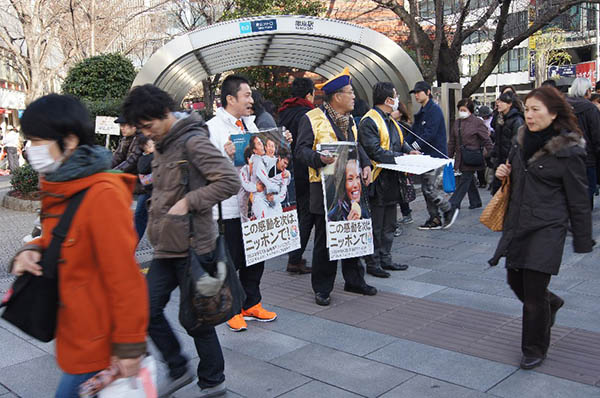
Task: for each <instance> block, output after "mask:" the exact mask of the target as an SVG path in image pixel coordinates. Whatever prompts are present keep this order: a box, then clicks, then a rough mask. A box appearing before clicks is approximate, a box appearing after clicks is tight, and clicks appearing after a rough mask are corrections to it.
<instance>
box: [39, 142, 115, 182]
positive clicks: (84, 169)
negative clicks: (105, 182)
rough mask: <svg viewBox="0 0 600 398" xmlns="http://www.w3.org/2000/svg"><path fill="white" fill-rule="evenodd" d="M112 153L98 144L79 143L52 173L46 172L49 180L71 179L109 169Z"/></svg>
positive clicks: (62, 180)
mask: <svg viewBox="0 0 600 398" xmlns="http://www.w3.org/2000/svg"><path fill="white" fill-rule="evenodd" d="M111 160H112V153H111V152H110V151H109V150H108V149H106V148H104V147H101V146H98V145H80V146H78V147H77V148H75V151H74V152H73V153H72V154H71V156H69V157H68V158H67V159H66V160H65V161H64V163H63V164H61V165H60V167H59V168H58V169H56V171H54V172H53V173H48V174H46V176H45V177H46V180H47V181H51V182H64V181H71V180H75V179H77V178H84V177H88V176H91V175H92V174H96V173H100V172H102V171H105V170H108V169H110V164H111Z"/></svg>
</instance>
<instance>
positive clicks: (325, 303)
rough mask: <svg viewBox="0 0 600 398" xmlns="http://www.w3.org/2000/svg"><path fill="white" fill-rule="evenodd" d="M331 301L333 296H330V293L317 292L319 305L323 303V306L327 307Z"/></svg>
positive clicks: (316, 296) (316, 298) (316, 299)
mask: <svg viewBox="0 0 600 398" xmlns="http://www.w3.org/2000/svg"><path fill="white" fill-rule="evenodd" d="M330 302H331V298H330V297H329V295H328V294H325V293H315V303H317V304H318V305H322V306H323V307H326V306H328V305H329V303H330Z"/></svg>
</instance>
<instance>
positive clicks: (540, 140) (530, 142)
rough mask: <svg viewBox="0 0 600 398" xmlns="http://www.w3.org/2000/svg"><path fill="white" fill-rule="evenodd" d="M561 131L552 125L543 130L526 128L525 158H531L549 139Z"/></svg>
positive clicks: (524, 136) (524, 138)
mask: <svg viewBox="0 0 600 398" xmlns="http://www.w3.org/2000/svg"><path fill="white" fill-rule="evenodd" d="M559 134H560V133H559V132H558V131H556V130H554V128H553V127H552V125H550V126H549V127H547V128H545V129H544V130H542V131H535V132H533V131H529V129H528V128H525V134H524V135H523V156H525V160H526V161H527V160H529V159H530V158H531V157H532V156H533V155H534V154H535V153H536V152H537V151H539V150H540V149H541V148H542V147H543V146H544V145H546V143H547V142H548V141H550V140H551V139H552V138H553V137H556V136H557V135H559Z"/></svg>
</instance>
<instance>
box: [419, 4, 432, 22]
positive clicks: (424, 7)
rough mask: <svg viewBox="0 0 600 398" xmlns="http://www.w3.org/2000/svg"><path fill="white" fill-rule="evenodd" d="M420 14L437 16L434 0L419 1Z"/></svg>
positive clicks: (430, 16) (429, 16) (423, 16)
mask: <svg viewBox="0 0 600 398" xmlns="http://www.w3.org/2000/svg"><path fill="white" fill-rule="evenodd" d="M419 16H420V17H421V18H433V17H434V16H435V4H434V2H433V0H422V1H420V2H419Z"/></svg>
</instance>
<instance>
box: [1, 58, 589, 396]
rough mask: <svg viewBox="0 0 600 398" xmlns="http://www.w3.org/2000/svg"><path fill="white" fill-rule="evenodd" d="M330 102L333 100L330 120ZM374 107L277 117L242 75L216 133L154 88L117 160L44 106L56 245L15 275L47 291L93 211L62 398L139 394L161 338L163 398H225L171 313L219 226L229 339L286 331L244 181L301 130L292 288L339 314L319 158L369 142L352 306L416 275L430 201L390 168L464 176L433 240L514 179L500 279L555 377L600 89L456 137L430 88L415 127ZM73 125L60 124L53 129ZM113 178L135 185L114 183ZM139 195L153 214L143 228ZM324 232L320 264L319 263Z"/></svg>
mask: <svg viewBox="0 0 600 398" xmlns="http://www.w3.org/2000/svg"><path fill="white" fill-rule="evenodd" d="M316 89H318V90H321V91H322V92H323V95H324V97H323V102H322V103H321V104H319V105H317V104H315V90H316ZM372 90H373V91H372V100H373V101H372V102H373V106H372V108H369V106H368V104H367V103H366V101H361V103H360V106H358V101H357V100H356V95H355V93H354V90H353V87H352V80H351V76H350V74H349V72H348V69H345V70H344V71H343V72H341V73H340V74H339V75H337V76H334V77H333V78H331V79H329V80H327V81H325V82H323V83H321V84H317V85H315V84H314V83H313V81H312V80H311V79H308V78H296V79H295V80H294V81H293V83H292V86H291V97H290V98H289V99H286V100H285V101H283V103H282V104H281V106H280V107H279V110H278V117H273V115H272V114H271V113H270V112H269V110H268V109H269V106H268V103H267V101H266V100H265V99H264V98H263V96H262V95H261V93H260V92H258V91H256V90H252V88H251V82H249V81H248V80H247V79H246V78H244V77H242V76H239V75H229V76H227V77H226V78H225V79H224V81H223V82H222V85H221V87H220V103H221V106H220V107H219V108H218V109H217V110H216V114H215V116H214V117H213V118H212V119H210V120H209V121H208V122H205V121H204V120H203V118H202V117H201V116H200V115H199V114H198V113H194V112H192V113H185V112H178V111H177V109H178V106H177V104H175V103H174V101H173V99H172V98H171V97H170V96H169V94H168V93H166V92H164V91H163V90H161V89H159V88H158V87H156V86H153V85H144V86H139V87H135V88H133V89H132V90H131V92H130V93H129V95H128V97H127V98H126V99H125V101H124V103H123V106H122V115H121V116H119V118H117V119H116V120H115V123H118V124H119V126H120V130H121V134H122V138H121V140H120V142H119V146H118V148H117V150H116V151H115V153H114V154H111V153H110V152H109V151H108V150H106V149H104V148H102V147H98V146H95V145H94V144H93V143H94V136H93V129H92V128H91V125H90V121H89V116H88V113H87V110H85V107H84V106H83V105H82V104H81V103H80V102H79V101H77V100H75V99H73V98H71V97H68V96H60V95H56V94H53V95H49V96H45V97H42V98H40V99H38V100H36V101H34V102H33V103H31V104H30V105H29V107H28V108H27V110H26V111H25V113H24V114H23V118H22V120H21V128H22V131H23V135H24V136H25V138H27V139H28V140H29V141H30V142H31V148H30V149H29V150H28V158H29V161H30V163H31V165H32V166H33V168H34V169H36V170H37V171H38V172H40V174H42V178H41V190H42V191H43V192H44V196H43V200H42V216H41V218H42V221H41V222H42V235H41V237H39V238H37V239H35V240H33V241H32V242H30V243H29V244H28V245H26V246H25V247H24V248H23V249H21V250H20V251H19V252H18V253H17V255H16V256H15V258H14V260H13V263H12V272H13V273H15V274H17V275H21V274H23V273H24V272H30V273H32V274H35V275H40V274H41V272H42V269H41V267H40V266H39V265H38V264H37V263H38V261H39V260H40V257H41V253H42V252H43V250H44V249H45V248H47V247H48V245H49V244H50V240H51V237H52V234H51V231H52V229H53V228H54V226H55V225H56V224H57V222H58V218H57V215H60V214H62V213H63V212H64V211H65V208H66V206H67V205H68V204H69V202H70V201H71V200H72V198H73V197H74V196H76V195H77V194H79V193H80V192H83V194H82V195H85V197H84V198H83V201H82V204H81V206H80V208H79V209H78V213H80V214H82V216H80V217H75V221H74V228H76V230H77V231H79V232H78V235H77V237H76V239H71V240H70V242H71V246H72V247H66V248H65V249H64V251H63V264H62V265H61V272H60V283H59V286H60V292H61V302H62V303H63V305H61V307H60V309H59V317H58V328H57V336H56V344H57V360H58V363H59V365H60V367H61V369H62V370H63V372H64V374H63V377H62V379H61V382H60V385H59V389H58V391H57V397H75V396H77V387H78V385H79V384H81V383H82V382H84V381H85V380H87V379H89V378H91V377H92V376H94V375H95V374H96V373H97V372H98V371H101V370H102V369H104V368H106V367H107V366H108V365H109V364H110V363H111V361H116V363H117V365H118V367H119V369H120V371H121V374H122V375H123V376H129V375H132V374H136V372H137V370H138V369H139V366H140V363H141V360H142V358H143V354H144V353H145V352H146V333H147V335H148V336H149V337H150V339H151V340H152V341H153V343H154V344H155V346H156V347H157V349H158V351H159V352H160V355H161V356H162V358H163V359H164V361H165V362H166V363H167V367H168V375H167V377H166V379H165V383H164V384H162V385H161V386H159V392H158V393H159V396H160V397H168V396H171V394H173V393H174V392H175V391H177V390H178V389H180V388H182V387H183V386H185V385H187V384H189V383H191V382H192V381H193V380H195V379H197V385H198V388H199V395H198V396H203V397H209V396H217V395H221V394H224V393H225V391H226V384H225V373H224V369H225V362H224V358H223V352H222V349H221V346H220V343H219V339H218V336H217V333H216V332H215V328H214V327H212V326H207V327H203V328H200V329H194V330H187V332H188V334H189V335H190V336H191V337H192V338H193V340H194V344H195V347H196V350H197V353H198V356H199V357H200V362H199V364H198V367H197V369H196V372H192V371H191V370H190V365H189V360H188V357H187V355H186V353H185V352H183V351H182V345H181V344H180V342H179V340H178V339H177V338H176V337H175V333H174V332H173V329H172V327H171V325H170V324H169V323H168V321H167V319H166V318H165V315H164V309H165V306H166V305H167V303H168V302H169V300H170V297H171V293H172V292H173V290H174V289H176V288H177V287H178V286H181V285H182V283H183V280H184V279H185V277H186V272H187V266H188V262H187V259H188V255H189V251H190V250H193V251H194V252H195V253H197V254H198V255H200V256H201V257H202V256H204V259H205V260H206V261H207V262H210V261H211V258H212V257H211V256H212V255H213V254H212V253H213V252H214V250H215V248H216V237H217V235H218V234H217V220H219V221H220V222H221V223H222V225H223V231H224V232H223V233H224V236H225V240H226V242H227V247H228V250H229V254H230V256H231V260H232V262H233V264H234V266H235V269H236V270H237V272H238V275H239V281H240V283H241V286H242V288H243V291H244V293H245V301H244V302H243V305H242V308H241V311H240V312H239V313H238V314H235V315H234V316H233V317H232V318H231V319H229V320H228V321H227V325H228V327H229V329H230V330H231V331H233V332H241V331H244V330H247V329H248V323H247V321H260V322H272V321H275V320H276V319H277V314H276V313H275V312H273V311H270V310H268V309H267V308H264V307H263V305H262V295H261V279H262V275H263V272H264V261H262V262H258V263H255V264H251V265H248V264H247V263H246V255H245V254H246V253H245V250H244V241H243V236H242V222H243V220H242V215H241V214H240V210H239V199H238V197H237V196H238V195H239V192H241V191H240V187H241V181H240V177H239V175H238V172H237V170H236V168H235V167H234V164H233V160H234V157H235V153H236V148H235V145H234V143H233V142H232V138H231V136H232V135H236V134H240V133H251V132H258V131H259V129H268V128H273V127H277V124H279V126H283V127H285V133H284V139H285V140H287V141H288V142H289V143H290V144H291V149H292V155H291V157H290V156H289V155H286V156H287V157H286V160H288V161H289V160H291V162H292V166H291V168H292V169H293V172H294V187H293V189H294V190H295V192H296V205H297V207H296V209H297V213H298V221H299V222H298V224H299V230H300V231H299V233H300V248H299V249H297V250H294V251H292V252H290V253H289V254H288V263H287V267H286V270H287V271H288V272H290V273H299V274H307V273H310V274H311V286H312V290H313V293H314V298H315V302H316V304H318V305H320V306H328V305H330V303H331V296H330V295H331V292H332V291H333V286H334V281H335V277H336V272H337V267H338V261H337V260H333V261H332V260H330V257H329V249H328V241H327V239H328V232H327V227H326V225H327V224H326V223H327V220H326V209H325V205H324V195H323V192H324V189H323V184H324V179H323V176H322V174H321V170H322V169H323V168H324V167H326V166H327V165H329V164H332V163H334V162H335V160H336V159H335V157H334V156H331V155H330V154H328V153H324V152H322V151H319V150H317V148H318V146H319V144H330V143H335V142H353V143H354V144H355V145H356V147H357V154H356V158H357V159H353V162H354V163H353V164H357V165H358V168H357V176H356V177H357V179H358V180H362V183H363V184H364V186H365V187H366V192H363V194H366V195H367V196H368V201H369V210H370V217H371V221H372V233H373V245H374V253H373V254H372V255H367V256H365V257H364V258H363V260H364V261H365V263H366V269H365V268H364V267H363V265H362V263H361V259H360V258H358V257H352V258H344V259H342V260H341V269H342V275H343V279H344V282H345V283H344V290H345V291H348V292H352V293H357V294H363V295H375V294H377V289H376V288H375V287H373V286H370V285H369V284H367V282H366V280H365V271H366V272H368V273H369V274H371V275H373V276H375V277H381V278H388V277H390V276H391V274H390V272H388V271H403V270H406V269H407V268H408V267H409V266H408V265H407V264H399V263H396V262H395V261H394V259H393V252H392V247H393V241H394V238H395V237H397V236H399V235H401V230H402V228H406V227H407V225H409V224H410V223H412V222H413V214H412V212H411V209H410V205H409V203H410V201H411V200H414V197H411V194H410V190H409V189H407V188H408V186H409V185H410V186H412V185H411V184H410V178H411V177H410V176H407V175H406V174H405V173H402V172H398V171H392V170H389V169H384V168H382V167H381V164H384V163H388V164H390V163H392V164H393V163H395V162H396V160H397V159H398V158H399V157H403V156H413V155H420V154H425V155H429V156H431V157H434V158H453V159H454V170H455V173H456V174H457V184H456V190H455V192H454V193H453V194H452V195H451V196H448V195H447V194H446V193H445V192H444V191H443V190H442V189H441V186H440V180H441V172H442V169H441V168H439V169H434V170H432V171H430V172H427V173H425V174H423V175H422V176H421V179H420V183H421V191H422V195H423V197H424V200H425V203H426V209H427V213H426V214H425V215H424V222H423V224H421V225H420V226H419V227H418V229H420V230H425V231H428V230H437V229H448V228H450V227H451V226H452V225H454V223H456V222H459V221H458V220H459V209H460V208H461V203H462V201H463V199H464V197H465V196H468V200H469V206H468V208H469V209H478V208H481V207H482V206H483V203H484V200H482V197H481V194H480V190H479V188H484V187H486V186H488V182H489V187H490V190H491V194H492V195H493V194H494V193H495V192H496V191H497V190H498V189H499V187H500V186H501V184H502V182H503V181H504V180H505V179H506V178H510V180H511V190H510V200H509V205H508V210H507V213H506V216H505V221H504V229H503V232H502V237H501V238H500V241H499V244H498V247H497V249H496V251H495V253H494V255H493V257H492V259H491V260H490V264H491V265H496V264H497V263H498V262H499V260H500V258H502V257H505V258H506V267H507V270H508V271H507V280H508V284H509V286H510V287H511V289H512V290H513V291H514V292H515V295H516V296H517V298H518V299H519V300H521V301H522V302H523V336H522V351H523V357H522V361H521V367H522V368H524V369H531V368H533V367H536V366H538V365H540V364H541V363H542V361H543V360H544V359H545V357H546V353H547V350H548V346H549V342H550V331H551V327H552V325H553V324H554V320H555V316H556V313H557V311H558V310H559V309H560V307H561V306H562V305H563V304H564V301H563V300H562V299H561V298H560V297H558V296H556V295H555V294H554V293H552V292H550V291H549V290H548V284H549V282H550V278H551V276H552V275H556V274H557V273H558V270H559V268H560V262H561V258H562V252H563V247H564V242H565V237H566V235H567V231H571V233H572V234H573V238H574V248H575V251H576V252H580V253H586V252H589V251H591V250H592V247H593V245H594V244H595V242H594V241H593V240H592V238H591V209H592V208H593V195H594V193H595V191H596V183H597V178H598V175H597V172H596V164H597V160H598V156H599V155H600V154H599V152H600V137H599V136H598V134H599V133H598V129H597V126H598V125H600V123H599V122H600V110H598V109H599V108H598V107H596V106H595V105H594V103H593V102H592V100H593V96H592V86H591V84H590V83H589V81H587V80H586V79H576V80H575V82H574V83H573V86H572V87H571V89H570V90H569V95H568V96H564V95H563V94H561V93H560V92H559V91H558V90H557V89H556V88H554V87H549V85H548V84H546V85H544V86H543V87H541V88H538V89H535V90H533V91H531V92H530V93H528V94H527V95H526V97H525V100H524V102H522V101H521V99H520V97H519V96H518V95H517V93H516V91H515V90H514V88H512V87H510V86H509V87H506V88H505V89H503V90H502V92H501V94H500V96H499V97H498V99H497V100H496V102H495V106H494V109H493V110H492V109H491V108H490V107H487V106H480V107H479V108H478V109H476V108H475V104H474V102H473V101H472V100H471V99H468V98H465V99H462V100H460V101H459V102H458V103H457V104H456V115H457V117H456V120H455V121H454V122H453V123H452V125H451V129H450V132H449V134H447V132H446V120H445V119H444V115H443V113H442V110H441V108H440V106H439V105H438V104H437V103H436V102H435V101H434V99H433V97H432V94H431V86H430V85H429V84H428V83H427V82H424V81H420V82H417V83H416V84H415V85H414V87H413V89H412V90H411V91H410V94H413V95H414V99H415V101H416V103H418V104H419V105H420V109H419V110H418V112H416V113H415V114H414V116H413V115H411V114H410V113H409V112H408V110H407V107H406V106H405V104H402V103H400V101H399V95H398V94H399V93H398V91H397V87H395V86H394V85H393V84H392V83H390V82H379V83H377V84H375V85H374V87H373V89H372ZM58 109H60V112H61V114H62V117H61V118H60V119H56V118H54V117H53V115H55V114H56V113H57V112H58ZM276 120H278V122H276ZM11 139H12V138H11V137H8V139H7V140H6V138H5V145H6V146H7V148H8V152H9V153H10V154H13V153H14V151H13V150H12V149H11V147H12V146H11V145H13V144H11V143H12V142H13V141H14V140H13V141H11ZM17 139H18V136H17ZM12 156H13V155H11V159H12ZM10 162H14V159H13V160H10ZM108 169H113V170H119V171H122V172H123V173H106V172H105V171H106V170H108ZM486 169H488V170H489V172H488V173H486ZM490 172H491V173H493V179H492V178H489V173H490ZM182 181H184V182H185V183H182ZM134 193H136V194H137V207H136V211H135V214H134V215H130V214H129V213H130V212H129V208H130V205H131V200H132V197H133V194H134ZM484 195H487V193H486V192H485V191H484ZM398 207H400V210H401V215H400V216H398V214H397V213H398ZM347 210H348V211H354V210H353V209H352V210H351V209H347ZM363 211H364V209H363ZM132 217H133V220H134V221H133V222H132ZM313 230H314V246H313V252H312V253H313V255H312V259H311V261H310V264H309V262H308V261H307V260H306V259H305V258H304V257H303V254H304V251H305V249H306V248H307V245H308V243H309V241H310V237H311V233H313ZM146 232H147V235H148V238H149V241H150V243H151V244H152V246H153V248H154V255H153V260H152V262H151V265H150V267H149V270H148V274H147V277H146V281H145V282H144V279H143V277H142V274H141V273H140V272H139V268H138V267H137V264H136V263H135V257H134V253H135V247H136V243H137V242H139V240H140V239H141V238H142V237H143V236H144V234H145V233H146ZM90 253H92V254H93V255H90ZM90 259H92V260H91V261H90ZM148 303H149V305H148ZM85 314H94V317H90V316H87V315H85ZM96 315H97V316H96ZM92 318H93V319H92ZM98 319H100V321H99V323H98Z"/></svg>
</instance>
